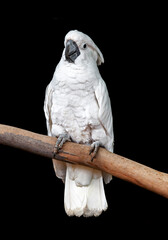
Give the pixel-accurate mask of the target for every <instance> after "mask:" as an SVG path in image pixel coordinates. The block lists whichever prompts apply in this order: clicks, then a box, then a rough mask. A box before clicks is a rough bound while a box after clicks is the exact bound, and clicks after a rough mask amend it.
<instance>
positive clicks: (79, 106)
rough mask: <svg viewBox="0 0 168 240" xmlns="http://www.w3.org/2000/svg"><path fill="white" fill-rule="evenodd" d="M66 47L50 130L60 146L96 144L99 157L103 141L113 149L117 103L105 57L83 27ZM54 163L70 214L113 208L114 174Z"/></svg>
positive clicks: (53, 92) (54, 86) (49, 108)
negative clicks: (102, 69)
mask: <svg viewBox="0 0 168 240" xmlns="http://www.w3.org/2000/svg"><path fill="white" fill-rule="evenodd" d="M64 46H65V48H64V50H63V54H62V57H61V60H60V62H59V63H58V65H57V67H56V69H55V72H54V75H53V78H52V81H51V82H50V83H49V85H48V86H47V88H46V94H45V102H44V112H45V117H46V122H47V130H48V135H49V136H55V137H58V140H57V142H56V146H55V151H56V152H57V151H59V149H60V148H61V147H62V145H63V144H64V142H65V141H73V142H76V143H82V144H87V145H91V152H92V156H93V157H94V156H95V154H96V152H97V150H98V147H99V146H102V147H105V148H106V149H107V150H109V151H110V152H113V142H114V134H113V120H112V111H111V104H110V99H109V95H108V91H107V87H106V85H105V82H104V81H103V79H102V77H101V75H100V73H99V70H98V67H97V66H98V65H100V64H101V63H103V62H104V59H103V55H102V53H101V51H100V50H99V48H98V47H97V46H96V44H95V43H94V42H93V41H92V39H91V38H90V37H89V36H88V35H86V34H84V33H82V32H80V31H77V30H74V31H70V32H68V33H67V35H66V36H65V41H64ZM88 157H90V156H89V155H88ZM90 158H91V157H90ZM53 165H54V170H55V173H56V176H57V177H58V178H61V179H62V180H63V182H64V183H65V192H64V206H65V211H66V213H67V214H68V215H69V216H73V215H75V216H82V215H83V216H85V217H89V216H99V215H100V214H101V213H102V211H105V210H106V209H107V207H108V205H107V201H106V197H105V192H104V185H103V179H104V182H105V183H109V182H110V180H111V179H112V176H111V175H110V174H108V173H105V172H102V171H100V170H96V169H92V168H89V167H85V166H81V165H76V164H70V163H65V162H62V161H58V160H54V159H53Z"/></svg>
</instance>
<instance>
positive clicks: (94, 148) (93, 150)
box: [89, 141, 101, 161]
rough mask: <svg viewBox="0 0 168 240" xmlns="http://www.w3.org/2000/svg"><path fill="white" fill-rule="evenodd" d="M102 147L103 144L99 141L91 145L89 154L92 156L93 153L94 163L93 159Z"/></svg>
mask: <svg viewBox="0 0 168 240" xmlns="http://www.w3.org/2000/svg"><path fill="white" fill-rule="evenodd" d="M100 145H101V143H100V142H99V141H96V142H93V143H92V144H91V149H90V152H89V155H91V153H92V159H91V161H93V158H94V157H95V156H96V153H97V152H98V150H99V147H100Z"/></svg>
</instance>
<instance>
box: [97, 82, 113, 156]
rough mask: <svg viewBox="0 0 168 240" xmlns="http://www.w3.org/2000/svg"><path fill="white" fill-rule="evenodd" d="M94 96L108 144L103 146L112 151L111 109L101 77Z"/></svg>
mask: <svg viewBox="0 0 168 240" xmlns="http://www.w3.org/2000/svg"><path fill="white" fill-rule="evenodd" d="M95 98H96V101H97V104H98V108H99V110H98V118H99V121H100V124H101V126H102V127H103V129H104V131H105V133H106V135H107V138H108V144H107V146H105V147H106V148H107V149H108V150H109V151H111V152H113V141H114V134H113V118H112V110H111V103H110V98H109V94H108V91H107V87H106V84H105V82H104V81H103V79H100V81H99V84H98V86H97V87H96V89H95Z"/></svg>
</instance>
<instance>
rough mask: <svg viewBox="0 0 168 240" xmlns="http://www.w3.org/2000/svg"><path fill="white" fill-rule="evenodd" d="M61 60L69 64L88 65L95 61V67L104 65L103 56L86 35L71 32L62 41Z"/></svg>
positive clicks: (74, 31) (75, 31)
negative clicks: (63, 46) (63, 47)
mask: <svg viewBox="0 0 168 240" xmlns="http://www.w3.org/2000/svg"><path fill="white" fill-rule="evenodd" d="M64 45H65V49H64V51H63V58H64V60H65V61H67V62H68V63H71V64H81V63H82V64H83V63H84V62H85V63H89V61H95V62H96V63H97V65H100V64H101V63H104V58H103V54H102V53H101V51H100V50H99V48H98V47H97V46H96V44H95V43H94V42H93V40H92V39H91V38H90V37H89V36H88V35H86V34H84V33H82V32H79V31H77V30H73V31H70V32H68V33H67V35H66V36H65V41H64Z"/></svg>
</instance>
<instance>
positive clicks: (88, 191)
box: [64, 171, 107, 217]
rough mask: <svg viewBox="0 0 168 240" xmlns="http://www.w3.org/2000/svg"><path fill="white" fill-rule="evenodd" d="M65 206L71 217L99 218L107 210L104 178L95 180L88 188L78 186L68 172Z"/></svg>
mask: <svg viewBox="0 0 168 240" xmlns="http://www.w3.org/2000/svg"><path fill="white" fill-rule="evenodd" d="M64 205H65V211H66V213H67V214H68V215H69V216H73V215H75V216H78V217H80V216H81V215H83V216H85V217H90V216H99V215H100V214H101V213H102V211H105V210H106V209H107V201H106V197H105V192H104V186H103V178H102V176H101V177H99V178H96V179H95V178H93V179H92V180H91V182H90V184H89V185H88V186H77V185H76V183H75V181H74V180H72V179H70V177H69V173H68V171H67V172H66V180H65V195H64Z"/></svg>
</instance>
